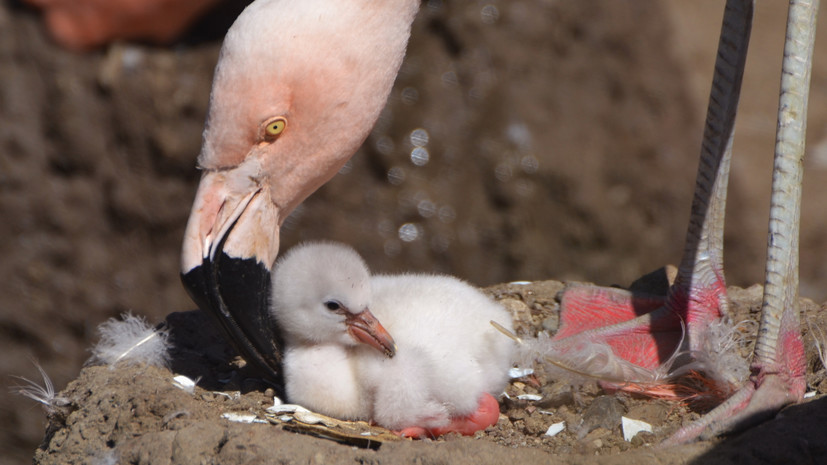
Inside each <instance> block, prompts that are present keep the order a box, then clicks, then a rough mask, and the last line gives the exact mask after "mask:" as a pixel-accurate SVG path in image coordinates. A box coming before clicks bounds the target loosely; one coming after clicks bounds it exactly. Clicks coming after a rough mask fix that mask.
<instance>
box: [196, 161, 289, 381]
mask: <svg viewBox="0 0 827 465" xmlns="http://www.w3.org/2000/svg"><path fill="white" fill-rule="evenodd" d="M243 175H244V173H243V172H242V171H239V170H225V171H206V172H205V173H204V175H203V177H202V178H201V183H200V184H199V187H198V193H197V194H196V199H195V202H194V204H193V208H192V212H191V213H190V218H189V222H188V224H187V230H186V233H185V237H184V245H183V252H182V269H181V280H182V281H183V283H184V287H185V288H186V289H187V292H188V293H189V295H190V297H191V298H192V300H193V301H195V303H196V304H197V305H198V307H199V308H200V309H201V310H202V311H204V312H206V313H207V314H209V315H211V316H212V317H213V320H215V321H216V322H217V323H218V325H219V327H221V328H222V330H223V331H224V332H225V333H226V336H227V337H228V339H229V340H230V342H231V343H232V344H233V345H234V346H235V348H236V350H237V351H238V352H239V354H240V355H241V356H242V357H244V359H245V360H247V361H248V362H250V363H253V364H255V365H257V366H258V367H259V368H260V369H262V370H263V372H264V373H265V374H266V375H267V376H268V377H270V378H273V380H274V381H275V382H276V383H277V384H278V385H279V386H282V385H283V383H282V381H283V377H282V375H281V361H282V350H281V349H282V347H283V344H282V340H281V337H280V335H279V331H278V330H277V327H276V323H275V321H274V319H273V317H272V316H271V314H270V308H269V307H270V287H271V280H270V270H271V267H272V265H273V262H274V261H275V257H276V255H277V253H278V247H279V242H278V238H279V215H278V208H277V207H276V206H275V205H274V204H273V203H272V202H271V201H270V198H269V194H268V190H267V189H266V188H264V187H262V186H260V185H258V184H256V183H255V182H254V181H251V180H250V178H249V177H245V176H243Z"/></svg>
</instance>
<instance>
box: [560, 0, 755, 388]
mask: <svg viewBox="0 0 827 465" xmlns="http://www.w3.org/2000/svg"><path fill="white" fill-rule="evenodd" d="M752 10H753V5H752V2H751V1H748V0H729V1H728V2H727V5H726V10H725V12H724V19H723V25H722V27H721V39H720V42H719V45H718V58H717V60H716V63H715V74H714V78H713V83H712V90H711V92H710V98H709V107H708V110H707V117H706V125H705V128H704V137H703V143H702V145H701V158H700V162H699V165H698V176H697V180H696V188H695V195H694V197H693V200H692V210H691V216H690V221H689V228H688V231H687V236H686V243H685V248H684V254H683V258H682V260H681V264H680V266H679V268H678V274H677V278H676V279H675V282H674V283H673V284H672V285H671V286H670V288H669V291H668V293H667V295H666V296H665V297H660V300H658V298H657V297H654V296H647V295H640V294H637V293H632V292H629V291H625V290H621V289H615V288H597V287H593V286H573V287H571V288H569V289H568V290H567V291H566V292H565V293H564V295H563V300H562V304H561V329H560V331H559V332H558V334H557V335H556V336H555V339H554V340H555V344H558V345H559V346H561V347H562V346H565V345H566V344H571V345H572V346H574V345H576V344H580V343H581V342H582V341H583V340H584V339H588V340H605V341H606V342H607V344H608V345H609V346H610V347H611V348H612V350H613V351H614V354H615V355H616V356H617V357H620V358H622V359H625V360H627V361H630V362H632V363H634V364H636V365H638V366H640V367H641V368H644V369H647V370H653V369H657V368H658V367H659V366H660V365H661V364H663V363H665V362H667V361H668V360H669V359H670V357H671V356H672V354H674V353H675V352H676V351H677V350H679V349H681V348H679V347H678V346H679V344H681V341H683V344H684V348H685V349H688V350H689V351H690V352H691V351H697V350H699V349H700V348H701V347H702V345H703V341H704V334H703V332H704V330H705V329H706V328H707V327H708V326H709V324H710V323H712V322H713V321H714V320H716V319H718V318H721V317H722V316H724V315H726V314H727V310H728V301H727V296H726V284H725V282H724V274H723V233H724V210H725V207H726V191H727V182H728V179H729V167H730V159H731V154H732V135H733V128H734V123H735V114H736V110H737V107H738V99H739V95H740V89H741V81H742V77H743V72H744V63H745V61H746V53H747V45H748V43H749V36H750V29H751V22H752ZM683 327H685V332H686V334H685V335H684V334H683ZM629 381H632V380H629Z"/></svg>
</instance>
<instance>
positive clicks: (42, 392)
mask: <svg viewBox="0 0 827 465" xmlns="http://www.w3.org/2000/svg"><path fill="white" fill-rule="evenodd" d="M33 363H34V366H35V367H37V371H39V372H40V376H41V377H42V378H43V385H42V386H41V385H40V384H39V383H37V382H36V381H32V380H30V379H28V378H24V377H22V376H14V377H15V378H17V379H19V380H21V381H23V382H24V383H26V384H25V385H23V386H13V387H12V392H16V393H18V394H20V395H22V396H25V397H28V398H29V399H32V400H33V401H35V402H39V403H41V404H43V408H44V409H46V412H48V413H54V412H55V411H56V410H57V409H58V408H60V407H64V406H66V405H68V404H69V399H67V398H65V397H60V396H58V395H56V393H55V386H54V384H52V380H51V379H50V378H49V375H47V374H46V370H44V369H43V367H41V366H40V364H39V363H37V362H33Z"/></svg>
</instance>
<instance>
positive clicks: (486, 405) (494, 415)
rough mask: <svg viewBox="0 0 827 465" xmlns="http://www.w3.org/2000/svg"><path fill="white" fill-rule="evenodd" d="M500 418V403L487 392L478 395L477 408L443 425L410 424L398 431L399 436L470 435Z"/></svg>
mask: <svg viewBox="0 0 827 465" xmlns="http://www.w3.org/2000/svg"><path fill="white" fill-rule="evenodd" d="M499 418H500V404H499V403H498V402H497V399H495V398H494V396H492V395H491V394H489V393H487V392H486V393H483V395H482V396H480V402H479V405H478V406H477V410H476V411H474V412H473V413H471V414H469V415H466V416H464V417H459V418H454V419H452V420H451V422H450V423H448V424H447V425H445V426H440V427H437V428H430V429H429V428H423V427H420V426H410V427H407V428H404V429H402V430H401V431H399V433H398V434H399V435H400V436H404V437H408V438H426V437H437V436H442V435H443V434H448V433H459V434H462V435H464V436H471V435H473V434H474V433H476V432H477V431H480V430H483V429H485V428H488V427H489V426H491V425H494V424H496V423H497V420H498V419H499Z"/></svg>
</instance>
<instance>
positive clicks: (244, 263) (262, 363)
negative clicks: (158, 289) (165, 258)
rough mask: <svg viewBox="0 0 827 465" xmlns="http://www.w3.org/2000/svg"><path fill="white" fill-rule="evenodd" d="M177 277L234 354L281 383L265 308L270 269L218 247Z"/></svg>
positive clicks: (276, 343)
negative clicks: (212, 253) (218, 250)
mask: <svg viewBox="0 0 827 465" xmlns="http://www.w3.org/2000/svg"><path fill="white" fill-rule="evenodd" d="M181 281H182V282H183V284H184V287H185V288H186V290H187V292H188V293H189V295H190V297H191V298H192V300H193V301H194V302H195V303H196V305H198V307H199V308H200V309H201V310H202V311H204V312H206V313H207V314H209V315H211V316H212V318H213V320H214V321H215V322H216V323H217V324H218V325H219V327H220V328H221V329H222V330H223V332H224V334H225V335H226V337H227V338H228V340H229V341H230V342H231V343H232V345H233V346H234V347H235V349H236V350H237V351H238V352H239V354H240V355H241V356H242V357H244V359H245V360H246V361H247V362H249V363H252V364H254V365H256V366H257V367H258V368H259V369H261V370H262V371H263V373H264V375H265V376H266V377H267V378H269V379H271V380H272V381H274V382H275V383H276V384H277V386H278V387H279V388H281V387H283V386H284V383H283V376H282V369H281V361H282V349H283V344H282V341H281V337H280V335H279V331H278V328H277V326H276V322H275V321H274V319H273V317H272V316H271V313H270V287H271V284H270V270H269V269H268V268H267V267H266V266H265V265H264V264H262V263H261V262H259V261H258V260H256V259H255V258H236V257H230V256H228V255H227V254H225V253H224V252H223V251H221V252H218V253H217V254H216V257H215V259H214V260H209V259H206V260H204V261H203V262H202V264H201V265H198V266H196V267H195V268H192V269H191V270H189V271H188V272H186V273H182V274H181ZM282 391H283V389H282Z"/></svg>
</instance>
